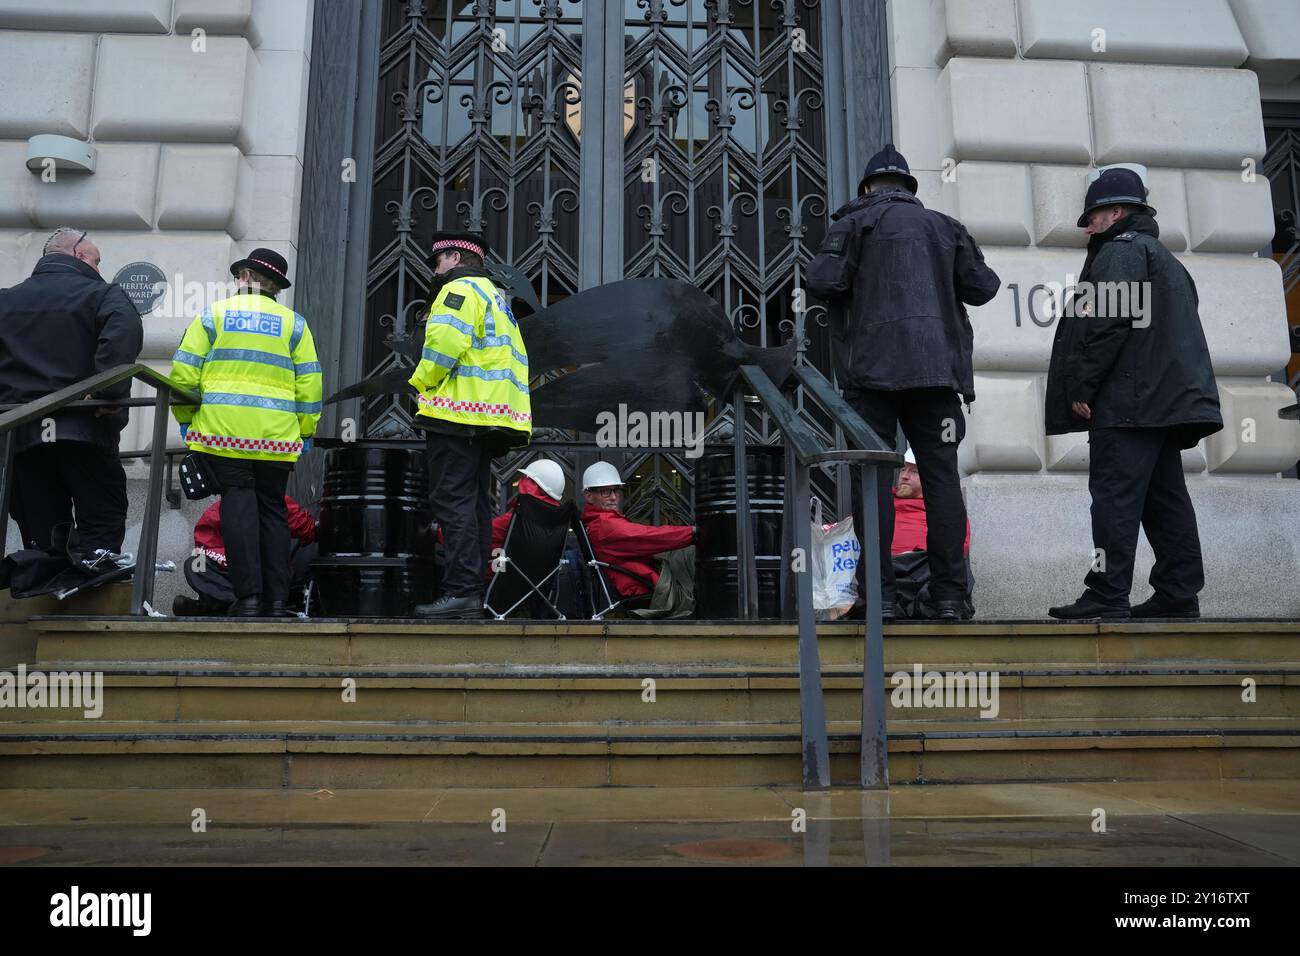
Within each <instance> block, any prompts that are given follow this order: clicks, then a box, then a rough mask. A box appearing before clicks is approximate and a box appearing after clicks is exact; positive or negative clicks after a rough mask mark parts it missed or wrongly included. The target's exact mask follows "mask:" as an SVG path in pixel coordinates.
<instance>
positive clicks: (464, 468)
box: [424, 429, 492, 597]
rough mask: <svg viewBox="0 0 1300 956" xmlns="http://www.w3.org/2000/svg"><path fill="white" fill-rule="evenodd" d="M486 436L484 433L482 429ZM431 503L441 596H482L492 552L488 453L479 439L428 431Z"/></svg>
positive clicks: (489, 458)
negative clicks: (440, 559) (441, 558)
mask: <svg viewBox="0 0 1300 956" xmlns="http://www.w3.org/2000/svg"><path fill="white" fill-rule="evenodd" d="M485 431H486V429H485ZM424 447H425V452H426V454H427V455H428V460H429V490H430V503H431V504H432V506H433V520H434V521H436V522H437V523H438V527H440V528H441V529H442V546H443V553H444V555H445V558H446V568H445V569H444V571H443V575H442V591H443V594H444V595H450V596H453V597H461V596H463V595H466V594H476V593H480V592H482V590H483V586H484V585H483V576H484V575H485V574H486V573H487V566H488V561H489V560H491V556H492V555H491V551H492V500H491V497H490V496H489V488H490V482H491V480H492V449H491V448H489V447H488V442H487V441H485V440H484V439H483V438H479V437H470V438H462V437H460V436H459V435H449V434H445V433H442V432H436V431H432V430H426V431H425V433H424Z"/></svg>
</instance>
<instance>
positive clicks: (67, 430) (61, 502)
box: [0, 228, 144, 561]
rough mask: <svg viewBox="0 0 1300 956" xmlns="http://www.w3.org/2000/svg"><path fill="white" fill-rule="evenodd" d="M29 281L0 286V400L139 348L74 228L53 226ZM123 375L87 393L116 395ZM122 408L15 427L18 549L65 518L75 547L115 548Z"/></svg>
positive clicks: (122, 502) (25, 398)
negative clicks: (71, 526)
mask: <svg viewBox="0 0 1300 956" xmlns="http://www.w3.org/2000/svg"><path fill="white" fill-rule="evenodd" d="M44 253H45V254H44V255H43V256H42V258H41V259H40V261H39V262H37V263H36V268H35V269H34V270H33V272H32V275H31V277H30V278H28V279H26V280H24V281H23V282H21V283H19V284H18V285H16V286H14V287H13V288H11V289H0V404H15V405H16V404H24V403H26V402H30V401H33V400H35V399H38V398H43V397H45V396H46V395H49V394H51V393H53V392H57V391H59V390H60V389H63V388H67V387H68V386H69V385H74V384H76V383H77V382H79V381H81V380H82V379H85V378H89V377H90V376H92V375H94V374H96V373H97V372H103V371H106V370H108V369H111V368H113V367H115V366H118V365H129V364H131V363H133V362H135V361H136V359H137V357H138V356H139V355H140V348H141V346H142V345H143V344H144V327H143V325H142V323H141V321H140V314H139V312H137V311H136V308H135V306H134V305H133V304H132V302H131V300H130V299H129V298H127V295H126V293H125V292H123V291H122V289H121V287H119V286H117V285H115V284H112V283H108V282H105V281H104V280H103V278H101V277H100V274H99V260H100V254H99V249H98V247H97V246H96V245H95V243H94V242H92V241H91V240H90V239H89V238H88V237H87V235H86V233H85V232H83V231H81V230H78V229H69V228H61V229H58V230H57V231H56V232H55V233H54V234H53V235H52V236H51V237H50V238H49V240H48V241H47V242H46V243H45V249H44ZM130 395H131V382H130V381H129V380H128V381H125V382H122V383H121V384H119V385H115V386H113V387H112V388H106V389H104V390H102V391H100V392H98V393H96V394H95V395H94V396H92V397H94V398H100V399H109V400H111V399H124V398H129V397H130ZM127 414H128V413H127V410H126V409H124V408H123V409H105V408H101V409H95V410H93V411H91V410H86V411H80V410H68V411H62V412H58V413H56V414H55V415H53V416H51V417H52V419H53V421H52V423H47V422H33V423H32V424H30V425H26V426H24V427H22V428H19V429H18V430H17V431H16V432H15V441H16V445H15V446H14V450H15V455H14V483H13V486H12V489H13V493H12V497H11V501H10V514H11V515H12V516H13V518H14V520H15V521H17V522H18V530H19V532H20V534H21V535H22V539H23V546H24V547H26V548H32V549H37V550H45V549H48V548H49V547H50V542H51V534H52V532H53V530H54V528H55V527H56V526H57V525H60V524H66V523H69V522H72V521H73V513H74V510H75V514H76V530H77V533H78V538H79V542H80V550H81V551H82V553H83V554H84V555H87V556H88V557H87V558H86V559H85V560H87V561H93V560H94V556H95V553H96V552H107V553H111V554H116V553H118V552H120V551H121V550H122V540H123V538H124V537H125V535H126V509H127V498H126V473H125V472H124V471H123V469H122V463H121V461H120V459H119V458H118V439H119V433H120V432H121V430H122V429H123V428H124V427H125V426H126V423H127Z"/></svg>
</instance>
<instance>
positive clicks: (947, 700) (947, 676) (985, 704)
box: [889, 664, 1000, 719]
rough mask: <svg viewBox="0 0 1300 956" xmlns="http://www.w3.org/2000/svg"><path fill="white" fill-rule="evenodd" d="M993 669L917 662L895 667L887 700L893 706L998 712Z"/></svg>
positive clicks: (984, 714) (993, 714)
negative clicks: (933, 666)
mask: <svg viewBox="0 0 1300 956" xmlns="http://www.w3.org/2000/svg"><path fill="white" fill-rule="evenodd" d="M999 682H1000V676H999V674H998V672H997V671H927V670H924V669H923V668H922V667H921V665H920V664H914V665H913V666H912V672H911V673H910V674H909V673H908V672H907V671H895V672H894V674H893V676H892V677H890V678H889V683H891V684H892V685H893V686H894V689H893V691H891V692H890V695H889V701H890V703H891V704H893V706H895V707H916V708H921V707H943V708H956V707H978V708H979V709H980V717H982V718H985V719H988V718H993V717H996V716H997V715H998V710H999V709H1000V704H999V694H998V687H999Z"/></svg>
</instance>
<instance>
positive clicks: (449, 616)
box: [415, 591, 483, 620]
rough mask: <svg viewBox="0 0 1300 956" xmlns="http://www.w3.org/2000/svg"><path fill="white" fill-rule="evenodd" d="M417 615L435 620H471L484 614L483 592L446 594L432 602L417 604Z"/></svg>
mask: <svg viewBox="0 0 1300 956" xmlns="http://www.w3.org/2000/svg"><path fill="white" fill-rule="evenodd" d="M415 616H416V617H423V618H432V619H434V620H470V619H473V618H480V617H482V616H483V592H482V591H476V592H474V593H472V594H445V595H443V596H442V597H440V598H438V600H436V601H434V602H433V603H432V604H417V605H416V606H415Z"/></svg>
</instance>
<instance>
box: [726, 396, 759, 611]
mask: <svg viewBox="0 0 1300 956" xmlns="http://www.w3.org/2000/svg"><path fill="white" fill-rule="evenodd" d="M731 407H732V416H733V422H734V432H735V436H736V468H735V472H736V616H737V617H739V618H740V619H741V620H742V621H750V620H753V619H754V618H756V617H758V595H757V594H753V593H751V591H752V589H751V588H750V586H749V584H750V577H749V561H750V556H751V555H752V554H753V551H754V532H753V529H752V528H751V527H750V522H749V463H748V461H747V459H746V453H745V392H744V389H742V388H740V387H739V386H738V387H737V388H736V397H735V399H734V400H733V402H732V406H731Z"/></svg>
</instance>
